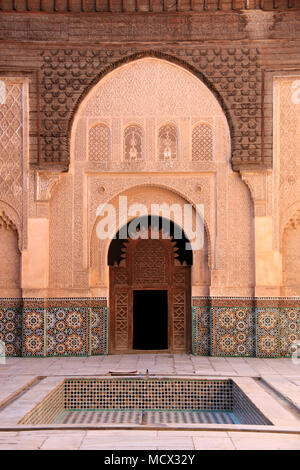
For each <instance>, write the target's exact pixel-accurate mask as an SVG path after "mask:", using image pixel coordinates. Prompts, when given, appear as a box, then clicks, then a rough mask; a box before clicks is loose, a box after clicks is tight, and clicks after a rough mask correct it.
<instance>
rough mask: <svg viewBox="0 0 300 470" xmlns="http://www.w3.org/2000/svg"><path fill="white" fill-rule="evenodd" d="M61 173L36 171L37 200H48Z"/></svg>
mask: <svg viewBox="0 0 300 470" xmlns="http://www.w3.org/2000/svg"><path fill="white" fill-rule="evenodd" d="M59 179H60V173H54V172H50V171H37V173H36V201H38V202H48V201H49V200H50V198H51V192H52V190H53V188H54V186H55V185H56V184H57V183H58V182H59Z"/></svg>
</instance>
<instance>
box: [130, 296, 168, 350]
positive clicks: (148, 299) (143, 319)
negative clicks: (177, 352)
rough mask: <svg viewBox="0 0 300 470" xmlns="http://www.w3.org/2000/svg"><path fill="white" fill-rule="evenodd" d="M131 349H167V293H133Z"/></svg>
mask: <svg viewBox="0 0 300 470" xmlns="http://www.w3.org/2000/svg"><path fill="white" fill-rule="evenodd" d="M133 349H168V291H167V290H135V291H133Z"/></svg>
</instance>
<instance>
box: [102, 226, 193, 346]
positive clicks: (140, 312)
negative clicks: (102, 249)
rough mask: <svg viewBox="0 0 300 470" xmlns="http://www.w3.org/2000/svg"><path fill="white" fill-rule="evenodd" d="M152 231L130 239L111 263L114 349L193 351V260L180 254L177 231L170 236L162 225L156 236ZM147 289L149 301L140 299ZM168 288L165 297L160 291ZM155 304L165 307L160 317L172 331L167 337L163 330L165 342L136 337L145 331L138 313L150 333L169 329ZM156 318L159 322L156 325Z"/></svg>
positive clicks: (110, 324) (111, 311)
mask: <svg viewBox="0 0 300 470" xmlns="http://www.w3.org/2000/svg"><path fill="white" fill-rule="evenodd" d="M150 232H151V228H148V229H147V231H146V236H145V233H144V236H141V237H140V238H137V239H131V238H128V239H127V240H126V241H124V243H123V247H122V248H121V253H122V254H121V256H120V259H119V262H118V261H115V263H114V265H111V266H110V273H109V277H110V321H109V331H110V335H109V336H110V337H109V352H110V353H131V352H138V350H139V349H141V350H143V352H145V350H151V351H155V350H160V351H161V350H164V351H165V352H173V353H184V352H187V351H189V350H190V336H191V334H190V332H191V325H190V323H191V315H190V310H191V305H190V299H191V265H190V264H187V262H186V261H185V260H183V259H182V257H181V256H180V253H179V250H180V249H179V248H178V245H177V241H176V240H174V239H173V237H172V236H171V237H169V238H167V239H166V238H164V235H163V233H162V231H161V230H160V231H158V232H157V236H156V237H155V238H153V235H152V238H151V233H150ZM113 242H114V241H113ZM113 242H112V243H113ZM143 292H144V293H145V296H144V299H145V303H144V304H143V303H141V301H139V302H136V301H135V300H136V298H137V297H139V298H140V299H141V297H142V295H141V294H143ZM137 293H138V294H139V295H137ZM149 293H150V295H149ZM163 293H165V299H166V301H165V302H164V301H163V295H159V294H163ZM154 298H157V299H158V303H157V304H155V302H154V303H153V302H152V303H151V305H150V306H149V301H150V300H151V299H152V300H153V299H154ZM162 304H164V305H165V307H164V308H165V309H166V310H165V311H164V308H163V307H162ZM152 308H153V309H154V310H155V311H156V310H157V309H160V314H159V315H160V316H163V315H165V326H166V333H165V334H166V336H165V337H164V338H162V333H161V332H160V338H161V340H162V343H160V347H157V344H159V343H158V342H157V340H156V339H153V341H151V338H150V339H149V338H148V340H147V341H145V343H143V339H142V338H141V337H139V338H137V336H136V335H137V334H140V335H141V334H142V332H141V327H140V326H139V327H138V326H137V320H136V318H138V319H139V325H141V324H142V328H144V329H145V332H147V333H146V334H147V335H151V334H154V335H155V329H156V330H157V331H159V329H160V328H164V327H163V323H164V321H163V319H162V318H159V317H158V316H157V315H156V316H155V315H154V314H153V312H152V310H151V309H152ZM155 321H156V322H158V323H157V325H155V324H154V325H153V322H155ZM156 326H157V328H156ZM151 345H154V346H153V347H152V346H151ZM155 346H156V347H155Z"/></svg>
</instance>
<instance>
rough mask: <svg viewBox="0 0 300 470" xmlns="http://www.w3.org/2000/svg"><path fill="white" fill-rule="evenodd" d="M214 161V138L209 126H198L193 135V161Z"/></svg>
mask: <svg viewBox="0 0 300 470" xmlns="http://www.w3.org/2000/svg"><path fill="white" fill-rule="evenodd" d="M212 159H213V136H212V128H211V126H210V125H209V124H205V123H203V124H198V125H197V126H196V127H194V129H193V133H192V160H193V162H199V161H209V160H212Z"/></svg>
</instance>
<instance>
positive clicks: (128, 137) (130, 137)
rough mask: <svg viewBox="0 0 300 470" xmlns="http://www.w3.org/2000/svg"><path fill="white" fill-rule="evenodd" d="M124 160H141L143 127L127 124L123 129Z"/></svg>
mask: <svg viewBox="0 0 300 470" xmlns="http://www.w3.org/2000/svg"><path fill="white" fill-rule="evenodd" d="M124 160H125V161H126V162H136V161H141V160H143V129H142V128H141V127H140V126H137V125H135V126H128V127H127V128H126V129H125V131H124Z"/></svg>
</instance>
